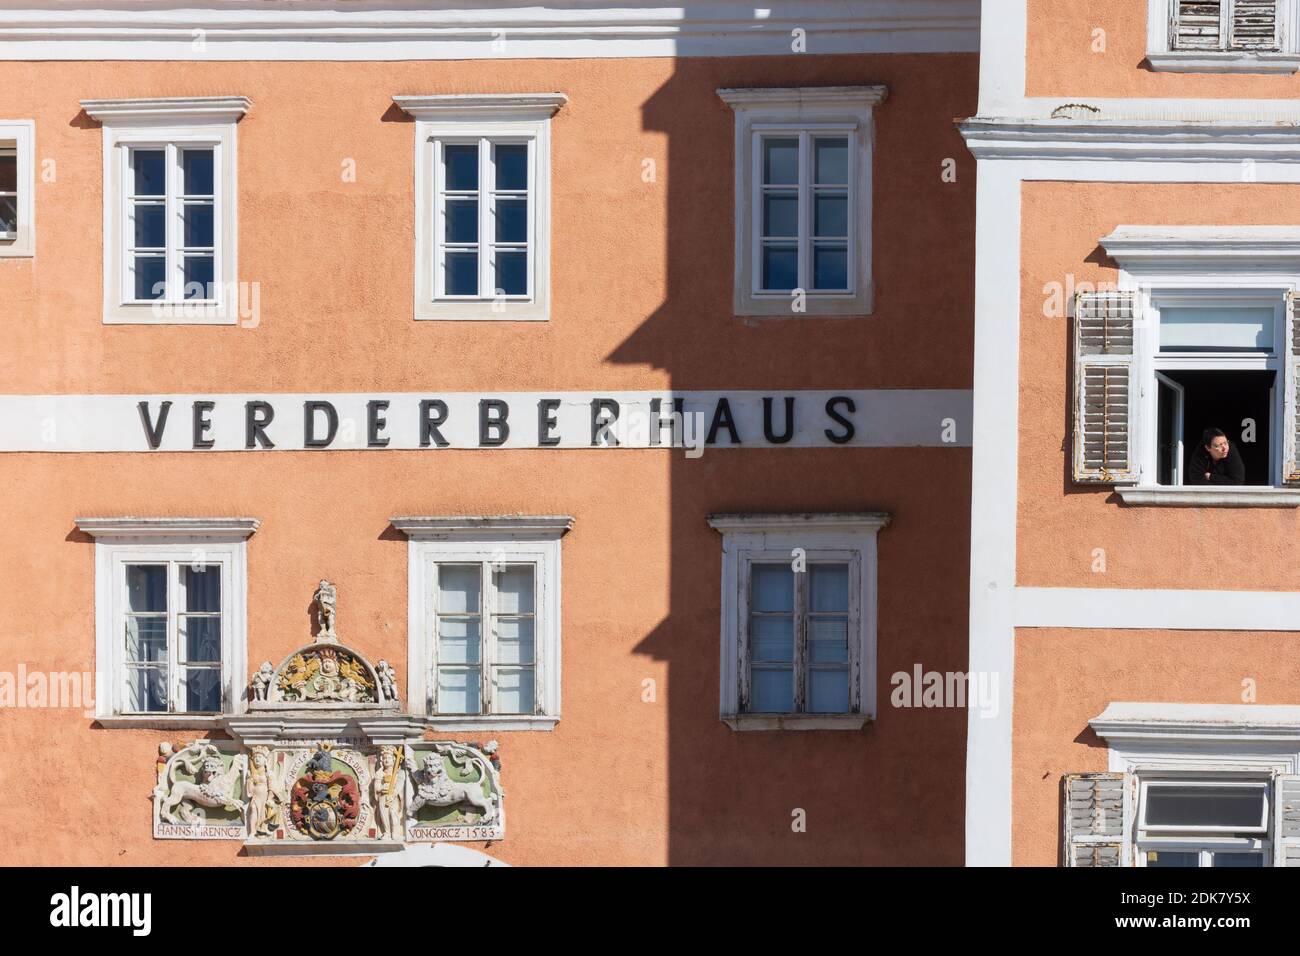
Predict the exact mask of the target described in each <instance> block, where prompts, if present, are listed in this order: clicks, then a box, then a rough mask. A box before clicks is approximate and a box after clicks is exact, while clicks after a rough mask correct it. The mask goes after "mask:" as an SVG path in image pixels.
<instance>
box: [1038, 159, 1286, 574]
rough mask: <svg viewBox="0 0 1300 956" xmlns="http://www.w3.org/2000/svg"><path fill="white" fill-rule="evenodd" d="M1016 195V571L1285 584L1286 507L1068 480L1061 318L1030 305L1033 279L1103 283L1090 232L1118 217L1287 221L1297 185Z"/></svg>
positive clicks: (1046, 188)
mask: <svg viewBox="0 0 1300 956" xmlns="http://www.w3.org/2000/svg"><path fill="white" fill-rule="evenodd" d="M1022 195H1023V198H1024V202H1023V220H1022V229H1021V237H1022V242H1023V249H1024V269H1023V272H1022V280H1021V326H1020V327H1021V332H1020V377H1021V378H1020V381H1021V389H1020V449H1019V463H1020V467H1019V487H1018V495H1019V509H1018V519H1017V526H1018V530H1017V551H1016V565H1017V582H1018V583H1019V584H1021V585H1029V586H1038V587H1111V588H1121V587H1123V588H1226V589H1242V590H1291V589H1293V588H1294V586H1295V575H1294V573H1293V569H1294V568H1295V567H1296V564H1297V562H1300V535H1298V534H1297V531H1298V530H1300V515H1297V513H1296V511H1295V510H1294V509H1290V508H1284V509H1258V508H1251V509H1236V508H1233V509H1213V508H1149V507H1125V506H1124V505H1122V504H1121V503H1119V501H1118V498H1117V497H1116V496H1115V495H1114V494H1113V492H1112V491H1111V490H1110V489H1108V488H1104V487H1101V488H1089V487H1081V486H1078V485H1075V484H1074V483H1073V482H1072V481H1071V478H1070V435H1071V432H1070V420H1069V411H1070V394H1071V393H1070V383H1069V381H1068V375H1069V363H1070V323H1069V320H1068V319H1067V318H1065V317H1064V316H1061V315H1056V316H1054V317H1048V316H1045V315H1044V302H1045V300H1046V299H1047V298H1048V295H1047V294H1046V293H1045V292H1044V288H1045V286H1047V285H1048V284H1049V283H1057V284H1058V285H1062V286H1064V285H1065V284H1066V283H1067V281H1068V279H1067V277H1068V276H1070V275H1073V276H1074V281H1075V283H1078V282H1092V283H1098V282H1114V281H1115V280H1116V276H1117V268H1116V266H1115V263H1114V262H1113V261H1111V260H1109V259H1108V258H1107V257H1106V255H1105V252H1104V250H1102V249H1101V247H1100V246H1099V244H1098V241H1097V240H1098V239H1100V238H1101V237H1102V236H1105V235H1108V234H1109V233H1111V232H1112V231H1114V229H1115V228H1116V227H1117V226H1119V225H1142V226H1163V225H1214V224H1218V223H1232V224H1237V225H1246V224H1260V225H1291V224H1294V223H1295V221H1296V219H1297V214H1296V212H1295V210H1297V209H1300V187H1297V186H1280V185H1264V184H1256V183H1249V184H1239V185H1156V186H1153V185H1148V184H1135V185H1125V184H1110V183H1026V184H1025V186H1024V192H1023V194H1022ZM1246 541H1249V542H1250V547H1249V548H1245V547H1239V546H1236V545H1237V544H1239V543H1241V542H1246ZM1095 548H1102V549H1104V550H1105V553H1106V562H1105V563H1106V570H1105V573H1094V572H1093V570H1092V568H1093V550H1094V549H1095ZM1173 555H1176V556H1177V558H1176V560H1174V559H1171V556H1173Z"/></svg>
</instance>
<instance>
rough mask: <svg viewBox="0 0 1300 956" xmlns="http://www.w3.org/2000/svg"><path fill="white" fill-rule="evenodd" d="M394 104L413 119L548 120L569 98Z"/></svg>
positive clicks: (402, 100)
mask: <svg viewBox="0 0 1300 956" xmlns="http://www.w3.org/2000/svg"><path fill="white" fill-rule="evenodd" d="M393 102H394V103H396V104H397V105H398V107H400V108H401V109H402V110H404V111H405V112H407V113H409V114H411V115H412V116H414V117H415V118H416V119H422V120H445V119H458V120H465V121H467V122H472V121H475V120H488V121H490V120H500V119H504V118H509V119H521V120H539V119H550V118H551V117H552V116H554V115H555V114H556V113H557V112H558V111H559V109H560V107H562V106H563V105H564V104H565V103H567V102H569V98H568V97H567V96H565V95H564V94H563V93H442V94H428V95H411V96H394V97H393Z"/></svg>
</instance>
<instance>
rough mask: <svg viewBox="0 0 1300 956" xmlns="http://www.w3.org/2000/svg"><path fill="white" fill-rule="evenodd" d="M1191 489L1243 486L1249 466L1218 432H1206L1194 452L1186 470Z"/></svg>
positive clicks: (1215, 430)
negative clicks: (1196, 487)
mask: <svg viewBox="0 0 1300 956" xmlns="http://www.w3.org/2000/svg"><path fill="white" fill-rule="evenodd" d="M1187 483H1188V484H1189V485H1244V484H1245V483H1246V465H1245V463H1244V462H1243V461H1242V460H1241V455H1240V454H1238V453H1237V449H1236V447H1235V446H1233V444H1232V443H1231V442H1229V441H1228V436H1227V435H1225V434H1224V433H1223V432H1222V431H1220V430H1219V429H1217V428H1207V429H1205V433H1204V434H1203V435H1201V443H1200V445H1198V446H1197V448H1196V451H1194V452H1192V460H1191V462H1190V463H1189V464H1188V466H1187Z"/></svg>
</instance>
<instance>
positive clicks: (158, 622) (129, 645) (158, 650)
mask: <svg viewBox="0 0 1300 956" xmlns="http://www.w3.org/2000/svg"><path fill="white" fill-rule="evenodd" d="M126 659H127V660H128V661H133V662H146V661H147V662H150V663H154V662H157V661H165V660H167V618H166V617H163V616H158V617H153V616H150V617H128V618H127V619H126Z"/></svg>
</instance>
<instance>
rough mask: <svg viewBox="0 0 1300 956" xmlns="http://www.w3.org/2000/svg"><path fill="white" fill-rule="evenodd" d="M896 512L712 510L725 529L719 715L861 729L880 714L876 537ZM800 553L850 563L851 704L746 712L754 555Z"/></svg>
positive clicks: (735, 726) (752, 726)
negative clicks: (827, 709)
mask: <svg viewBox="0 0 1300 956" xmlns="http://www.w3.org/2000/svg"><path fill="white" fill-rule="evenodd" d="M889 520H890V516H889V515H888V514H886V513H884V512H862V513H851V514H850V513H846V514H727V515H711V516H709V519H708V521H709V526H710V527H712V528H713V529H714V530H715V531H717V532H719V533H720V534H721V535H722V640H721V661H720V674H721V684H720V687H719V700H720V714H719V717H720V719H721V720H722V722H723V723H725V724H726V725H727V726H728V727H730V728H731V729H732V730H737V731H748V730H860V729H861V728H862V727H863V726H865V725H866V724H867V723H869V722H870V721H872V720H874V719H875V715H876V602H877V592H876V579H877V565H878V555H877V542H876V539H877V535H878V533H879V531H880V529H881V528H884V527H885V526H886V525H888V524H889ZM797 556H801V557H802V558H803V559H804V560H806V562H807V563H808V564H815V563H817V562H818V561H836V562H848V563H849V564H850V579H849V608H850V624H851V627H850V635H849V640H850V645H851V647H850V653H849V661H850V671H849V701H850V707H851V711H850V712H849V713H845V714H815V713H792V714H758V713H746V712H742V710H741V695H742V684H743V683H744V680H745V675H744V670H745V668H746V666H747V665H746V662H747V660H748V654H747V646H746V642H747V634H748V618H749V614H748V608H749V597H748V595H749V587H750V574H749V570H750V568H751V567H752V566H753V565H754V564H755V563H774V562H789V563H793V562H794V561H795V559H796V557H797ZM855 579H856V580H855ZM855 612H856V613H855ZM855 619H856V620H855ZM853 624H856V628H854V627H852V625H853ZM796 679H798V678H796Z"/></svg>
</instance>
